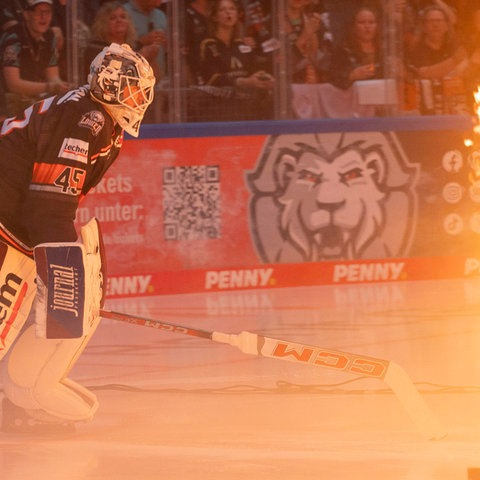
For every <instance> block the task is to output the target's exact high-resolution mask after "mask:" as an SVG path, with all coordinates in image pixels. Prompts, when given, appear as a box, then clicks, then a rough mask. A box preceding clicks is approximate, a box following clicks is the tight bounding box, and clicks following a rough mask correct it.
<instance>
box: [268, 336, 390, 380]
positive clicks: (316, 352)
mask: <svg viewBox="0 0 480 480" xmlns="http://www.w3.org/2000/svg"><path fill="white" fill-rule="evenodd" d="M296 348H297V349H298V350H297V349H296ZM272 356H274V357H278V358H284V359H285V360H288V358H287V357H292V358H290V360H293V361H298V362H304V363H313V364H315V365H322V366H324V367H330V368H335V369H337V370H345V371H346V372H351V373H354V374H356V375H365V376H368V377H375V378H383V377H384V375H385V373H386V372H387V368H388V362H386V361H382V360H377V359H374V358H370V357H360V356H356V355H350V354H348V353H342V352H334V351H332V350H324V349H321V348H313V347H301V346H294V345H292V344H289V343H283V342H281V343H277V345H276V346H275V348H274V351H273V353H272Z"/></svg>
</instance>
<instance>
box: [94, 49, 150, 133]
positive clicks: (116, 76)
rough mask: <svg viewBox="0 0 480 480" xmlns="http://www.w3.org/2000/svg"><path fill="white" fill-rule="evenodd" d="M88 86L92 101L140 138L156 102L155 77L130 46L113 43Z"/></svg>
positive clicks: (99, 58) (96, 64) (97, 61)
mask: <svg viewBox="0 0 480 480" xmlns="http://www.w3.org/2000/svg"><path fill="white" fill-rule="evenodd" d="M88 83H89V85H90V92H91V95H92V96H93V98H95V99H96V100H97V101H98V102H100V103H101V104H103V106H104V107H105V108H106V110H107V111H108V113H109V114H110V115H111V116H112V117H113V119H114V120H115V121H116V122H118V124H119V125H120V126H121V127H122V128H123V129H124V130H126V131H127V132H128V133H129V134H130V135H132V136H134V137H138V131H139V129H140V123H141V121H142V119H143V116H144V114H145V111H146V110H147V108H148V106H149V105H150V104H151V103H152V101H153V90H154V86H155V76H154V74H153V70H152V68H151V67H150V64H149V63H148V62H147V60H145V58H143V57H142V56H141V55H140V54H138V53H136V52H134V51H133V50H132V49H131V48H130V46H129V45H127V44H123V45H119V44H118V43H112V44H111V45H110V46H108V47H105V48H104V49H103V50H102V51H101V52H100V53H99V54H98V55H97V56H96V57H95V58H94V60H93V61H92V63H91V65H90V74H89V75H88Z"/></svg>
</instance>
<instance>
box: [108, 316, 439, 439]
mask: <svg viewBox="0 0 480 480" xmlns="http://www.w3.org/2000/svg"><path fill="white" fill-rule="evenodd" d="M100 315H101V316H102V317H104V318H109V319H112V320H119V321H121V322H127V323H131V324H134V325H141V326H145V327H151V328H156V329H158V330H164V331H168V332H173V333H181V334H184V335H190V336H193V337H201V338H206V339H208V340H213V341H214V342H218V343H225V344H227V345H231V346H232V347H237V348H238V349H239V350H240V351H242V352H243V353H247V354H250V355H259V356H262V357H268V358H275V359H277V360H287V361H292V362H297V363H305V364H311V365H316V366H319V367H326V368H331V369H335V370H341V371H345V372H348V373H352V374H354V375H360V376H363V377H371V378H377V379H379V380H383V381H384V382H385V383H386V384H387V385H388V386H389V387H390V389H391V390H392V391H393V392H394V393H395V395H396V396H397V398H398V400H399V401H400V403H401V404H402V405H403V407H404V408H405V410H406V411H407V413H408V414H409V415H410V417H411V419H412V420H413V421H414V423H415V424H416V425H417V427H418V428H419V429H420V430H421V432H422V433H423V435H424V436H425V437H426V438H427V439H429V440H440V439H441V438H443V437H445V436H446V434H447V432H446V430H445V428H444V427H443V426H442V425H441V424H440V422H439V420H438V419H437V417H436V416H435V414H434V413H433V411H432V410H431V409H430V407H429V406H428V405H427V403H426V402H425V400H424V398H423V397H422V396H421V395H420V392H419V391H418V390H417V388H416V387H415V385H414V384H413V382H412V380H411V379H410V377H409V376H408V374H407V373H406V372H405V370H404V369H403V368H402V367H401V366H400V365H398V364H397V363H395V362H391V361H389V360H383V359H380V358H375V357H370V356H365V355H358V354H355V353H348V352H344V351H340V350H332V349H329V348H323V347H316V346H311V345H305V344H303V343H296V342H290V341H287V340H279V339H275V338H270V337H265V336H263V335H257V334H255V333H251V332H247V331H243V332H241V333H239V334H229V333H222V332H215V331H207V330H201V329H197V328H191V327H185V326H182V325H176V324H173V323H168V322H163V321H161V320H156V319H149V318H143V317H139V316H135V315H129V314H126V313H120V312H114V311H110V310H100Z"/></svg>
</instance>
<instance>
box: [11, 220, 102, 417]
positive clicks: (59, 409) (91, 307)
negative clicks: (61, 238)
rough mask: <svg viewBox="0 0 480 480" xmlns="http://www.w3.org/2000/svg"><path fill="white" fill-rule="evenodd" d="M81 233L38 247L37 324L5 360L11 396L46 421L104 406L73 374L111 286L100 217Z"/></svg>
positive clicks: (89, 413)
mask: <svg viewBox="0 0 480 480" xmlns="http://www.w3.org/2000/svg"><path fill="white" fill-rule="evenodd" d="M81 238H82V243H78V242H75V243H46V244H41V245H38V246H37V247H35V250H34V255H35V262H36V266H37V298H36V307H35V317H36V319H35V322H36V324H35V325H31V326H30V327H29V328H27V329H26V330H25V331H24V332H23V334H22V335H21V336H20V338H19V339H18V341H17V342H16V343H15V344H14V345H13V347H12V349H11V351H10V352H9V355H8V356H7V358H6V361H5V362H3V365H2V367H3V386H4V392H5V395H6V397H7V398H8V399H9V400H10V401H12V402H13V403H14V404H15V405H17V406H20V407H22V408H24V409H26V410H27V411H28V412H29V413H30V414H31V415H32V417H34V418H38V419H41V420H42V421H45V420H47V421H48V420H49V419H51V420H52V421H55V420H56V419H58V420H61V421H85V420H90V419H91V418H92V417H93V415H94V413H95V411H96V410H97V408H98V402H97V399H96V397H95V395H94V394H93V393H91V392H90V391H89V390H87V389H86V388H84V387H82V386H80V385H78V384H77V383H75V382H73V381H72V380H70V379H68V378H67V375H68V374H69V372H70V370H71V369H72V367H73V366H74V364H75V362H76V361H77V360H78V358H79V356H80V355H81V353H82V352H83V350H84V349H85V347H86V345H87V344H88V342H89V341H90V339H91V337H92V335H93V334H94V332H95V330H96V328H97V326H98V324H99V322H100V315H99V311H100V308H101V306H102V305H103V302H104V297H105V288H106V281H105V280H106V276H105V262H104V252H103V243H102V238H101V232H100V228H99V224H98V221H97V220H96V219H92V220H91V221H90V222H89V223H87V224H86V225H85V226H83V227H82V228H81ZM32 359H33V361H32Z"/></svg>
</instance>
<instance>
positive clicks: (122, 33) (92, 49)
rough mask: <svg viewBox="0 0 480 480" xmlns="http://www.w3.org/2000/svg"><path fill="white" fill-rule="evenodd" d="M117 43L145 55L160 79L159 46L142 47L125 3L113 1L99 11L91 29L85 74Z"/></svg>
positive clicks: (85, 54)
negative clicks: (157, 61) (109, 46)
mask: <svg viewBox="0 0 480 480" xmlns="http://www.w3.org/2000/svg"><path fill="white" fill-rule="evenodd" d="M112 42H115V43H119V44H122V43H126V44H128V45H130V47H132V49H134V50H137V51H138V52H139V53H140V54H141V55H143V56H144V57H145V58H146V59H147V60H148V61H149V62H150V65H151V66H152V68H153V71H154V73H155V77H156V79H157V82H158V80H160V78H159V68H158V65H157V63H156V57H157V54H158V49H159V47H158V45H146V46H143V47H140V45H139V43H138V42H137V32H136V30H135V25H134V24H133V21H132V19H131V18H130V15H129V14H128V12H127V10H126V9H125V6H124V4H123V2H121V1H112V2H106V3H104V4H103V5H102V6H101V7H100V9H99V10H98V12H97V14H96V16H95V19H94V20H93V24H92V26H91V28H90V41H89V43H88V45H87V48H86V49H85V53H84V65H85V73H86V74H88V69H89V67H90V63H91V62H92V60H93V59H94V58H95V57H96V56H97V54H98V53H99V52H101V51H102V50H103V48H104V47H106V46H108V45H110V44H111V43H112Z"/></svg>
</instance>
